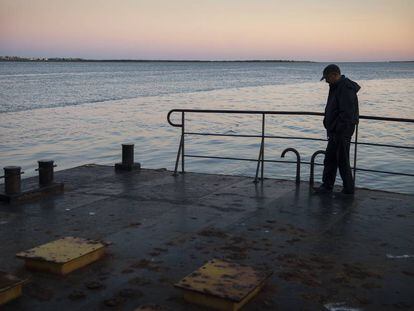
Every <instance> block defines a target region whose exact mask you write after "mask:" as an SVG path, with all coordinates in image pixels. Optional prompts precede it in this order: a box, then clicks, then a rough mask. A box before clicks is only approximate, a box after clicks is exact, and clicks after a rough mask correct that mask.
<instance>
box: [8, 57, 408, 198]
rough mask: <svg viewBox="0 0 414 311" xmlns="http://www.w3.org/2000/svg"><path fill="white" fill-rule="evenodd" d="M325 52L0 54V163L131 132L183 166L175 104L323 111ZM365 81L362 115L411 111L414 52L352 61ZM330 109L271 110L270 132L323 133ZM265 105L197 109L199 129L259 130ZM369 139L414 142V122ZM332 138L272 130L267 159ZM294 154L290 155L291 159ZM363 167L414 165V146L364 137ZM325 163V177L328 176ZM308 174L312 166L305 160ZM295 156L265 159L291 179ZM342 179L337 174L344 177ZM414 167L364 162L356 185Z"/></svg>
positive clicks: (94, 149)
mask: <svg viewBox="0 0 414 311" xmlns="http://www.w3.org/2000/svg"><path fill="white" fill-rule="evenodd" d="M325 65H326V64H323V63H157V62H155V63H0V166H1V167H3V166H6V165H19V166H22V167H23V169H24V171H25V172H26V176H31V175H35V171H34V169H35V168H36V165H37V164H36V161H37V160H39V159H43V158H51V159H54V160H55V161H56V162H57V164H58V169H64V168H69V167H73V166H76V165H80V164H85V163H102V164H112V163H114V162H117V161H119V159H120V144H121V143H125V142H133V143H135V145H136V158H137V160H138V161H139V162H141V163H142V164H143V166H144V167H149V168H159V167H166V168H168V169H172V168H173V167H174V161H175V156H176V152H177V148H178V142H179V134H180V133H179V129H177V128H173V127H171V126H170V125H169V124H168V123H167V121H166V115H167V113H168V111H169V110H170V109H173V108H203V109H252V110H307V111H323V108H324V105H325V100H326V94H327V85H326V84H325V83H323V82H319V78H320V72H321V71H322V69H323V67H324V66H325ZM341 68H342V70H343V72H344V73H345V74H346V75H347V76H349V77H350V78H351V79H353V80H356V81H357V82H358V83H359V84H360V85H361V86H362V90H361V91H360V94H359V97H360V112H361V114H368V115H377V116H394V117H406V118H414V112H413V102H412V99H413V98H414V63H345V64H341ZM321 121H322V120H321V118H318V117H315V118H309V117H294V118H293V117H281V116H273V117H268V119H267V124H266V129H267V133H268V134H269V135H272V134H273V135H282V136H287V135H292V136H307V137H315V138H324V135H325V132H324V130H323V127H322V125H321ZM260 126H261V120H260V118H259V117H258V116H230V115H226V116H211V115H208V116H206V115H189V116H188V117H187V130H188V131H191V132H215V133H240V134H259V133H260ZM359 139H360V141H369V142H380V143H390V144H401V145H407V146H413V143H414V125H411V124H397V123H395V124H392V123H384V122H374V121H368V122H367V121H365V122H361V125H360V135H359ZM259 144H260V140H259V139H254V138H221V137H202V136H188V137H186V153H187V154H194V155H213V156H229V157H231V156H233V157H234V156H236V157H245V158H256V157H257V156H258V152H259ZM324 145H325V144H324V143H323V142H306V141H299V140H278V139H273V140H270V139H269V140H267V141H266V151H265V153H266V158H267V159H275V160H278V159H280V153H281V152H282V151H283V149H284V148H286V147H294V148H297V149H298V150H299V151H300V153H301V156H302V158H304V159H305V160H309V158H310V156H311V155H312V153H313V152H314V151H316V150H318V149H324ZM291 157H292V155H288V156H287V159H292V158H291ZM186 164H187V166H186V169H187V170H189V171H197V172H207V173H226V174H240V175H249V176H252V175H254V173H255V163H253V162H229V161H224V160H207V159H193V158H188V159H187V160H186ZM358 166H359V167H363V168H369V169H380V170H389V171H395V172H406V173H410V174H414V151H412V150H403V149H391V148H378V147H368V146H359V152H358ZM320 171H321V169H320V168H317V176H318V178H320ZM302 172H303V174H302V179H308V172H309V167H308V166H303V168H302ZM294 174H295V165H294V164H276V163H275V164H270V163H268V164H266V165H265V175H266V176H267V177H279V178H293V177H294ZM339 181H340V180H339ZM413 181H414V177H396V176H391V175H385V174H372V173H363V172H358V175H357V185H358V186H360V187H367V188H373V189H383V190H389V191H398V192H405V193H414V187H413V186H412V185H413Z"/></svg>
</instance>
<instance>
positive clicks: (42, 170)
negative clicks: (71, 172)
mask: <svg viewBox="0 0 414 311" xmlns="http://www.w3.org/2000/svg"><path fill="white" fill-rule="evenodd" d="M38 163H39V168H38V169H37V170H38V171H39V186H40V187H44V186H49V185H51V184H52V183H53V174H54V172H53V169H54V167H55V166H54V165H53V160H39V161H38Z"/></svg>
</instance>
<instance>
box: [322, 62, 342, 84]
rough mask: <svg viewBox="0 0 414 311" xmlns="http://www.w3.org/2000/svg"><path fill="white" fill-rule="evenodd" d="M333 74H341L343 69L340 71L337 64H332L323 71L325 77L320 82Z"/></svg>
mask: <svg viewBox="0 0 414 311" xmlns="http://www.w3.org/2000/svg"><path fill="white" fill-rule="evenodd" d="M331 73H337V74H341V69H339V67H338V66H337V65H335V64H330V65H328V66H326V67H325V69H324V70H323V75H322V78H321V80H320V81H322V80H323V79H326V77H327V76H328V75H329V74H331Z"/></svg>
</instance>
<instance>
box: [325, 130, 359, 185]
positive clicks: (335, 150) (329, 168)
mask: <svg viewBox="0 0 414 311" xmlns="http://www.w3.org/2000/svg"><path fill="white" fill-rule="evenodd" d="M350 145H351V137H344V136H339V137H338V136H337V137H330V138H329V140H328V145H327V146H326V154H325V160H324V162H323V164H324V168H323V176H322V181H323V184H324V185H325V186H326V187H328V188H332V187H333V186H334V184H335V178H336V170H337V168H339V173H340V174H341V177H342V181H343V185H344V189H345V190H346V191H353V190H354V180H353V178H352V172H351V165H350V164H349V148H350Z"/></svg>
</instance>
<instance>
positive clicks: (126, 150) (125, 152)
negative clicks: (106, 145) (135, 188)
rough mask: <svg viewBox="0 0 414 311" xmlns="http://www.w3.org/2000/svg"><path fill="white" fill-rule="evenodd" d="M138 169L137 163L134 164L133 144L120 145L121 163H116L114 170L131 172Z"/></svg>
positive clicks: (139, 166)
mask: <svg viewBox="0 0 414 311" xmlns="http://www.w3.org/2000/svg"><path fill="white" fill-rule="evenodd" d="M140 168H141V165H140V164H139V163H134V144H122V163H116V164H115V170H124V171H132V170H133V169H140Z"/></svg>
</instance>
